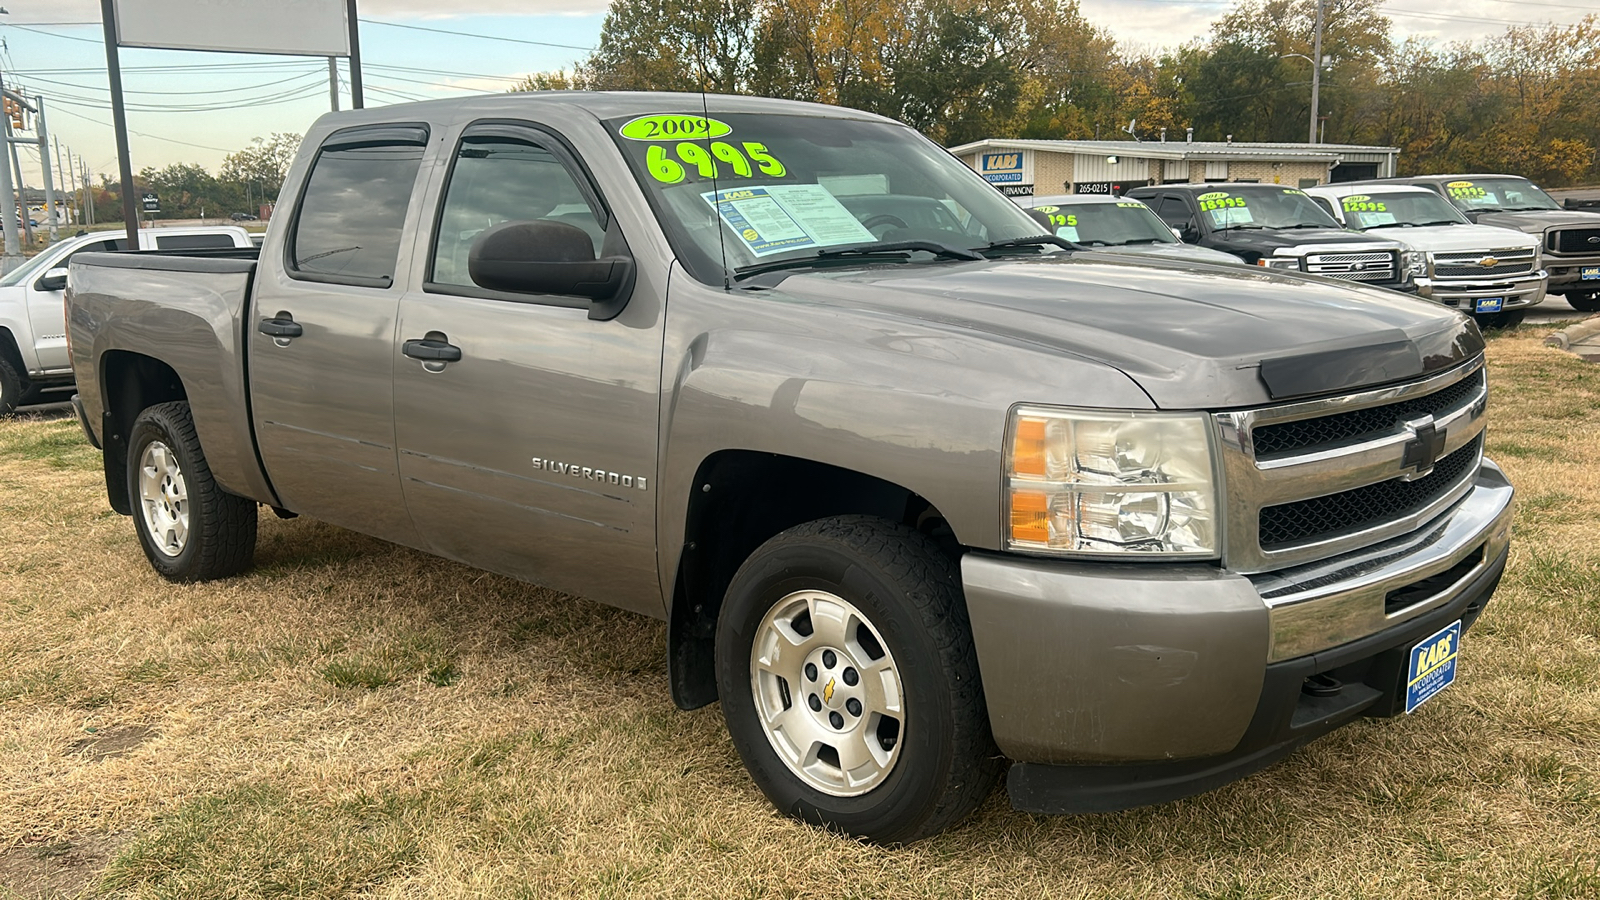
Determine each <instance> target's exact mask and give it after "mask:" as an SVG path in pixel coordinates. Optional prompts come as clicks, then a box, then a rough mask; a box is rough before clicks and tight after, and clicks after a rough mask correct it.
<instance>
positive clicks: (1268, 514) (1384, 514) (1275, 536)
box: [1258, 437, 1483, 550]
mask: <svg viewBox="0 0 1600 900" xmlns="http://www.w3.org/2000/svg"><path fill="white" fill-rule="evenodd" d="M1482 440H1483V439H1482V438H1481V437H1480V438H1478V439H1477V440H1474V441H1473V442H1472V443H1470V444H1468V445H1466V446H1465V447H1462V448H1461V449H1459V450H1457V451H1456V452H1454V453H1452V454H1450V455H1449V456H1446V457H1444V458H1443V459H1441V460H1439V461H1438V462H1437V463H1434V466H1433V471H1432V472H1430V473H1428V474H1427V475H1425V476H1423V477H1422V478H1418V479H1417V480H1415V481H1406V480H1405V479H1404V478H1403V477H1401V478H1391V479H1389V480H1388V481H1382V482H1379V483H1377V484H1369V485H1367V486H1366V487H1359V488H1353V489H1351V490H1348V491H1340V492H1339V493H1337V494H1328V495H1326V496H1322V497H1312V498H1311V499H1309V500H1299V501H1296V502H1294V503H1284V504H1281V505H1278V506H1268V507H1266V508H1264V509H1262V510H1261V522H1260V529H1259V532H1258V533H1259V534H1260V536H1261V549H1263V550H1276V549H1278V548H1280V547H1286V546H1293V545H1296V544H1305V543H1310V542H1313V541H1317V540H1321V539H1323V538H1326V537H1328V536H1329V535H1339V534H1348V533H1350V532H1352V531H1360V530H1362V529H1366V528H1371V527H1372V526H1374V525H1381V524H1383V523H1384V522H1388V521H1391V520H1393V519H1396V518H1399V517H1402V516H1406V515H1410V514H1412V513H1414V512H1416V511H1418V510H1420V509H1423V508H1425V507H1427V506H1428V505H1429V504H1430V503H1433V502H1434V501H1435V500H1438V499H1439V498H1440V497H1442V496H1444V495H1445V494H1447V493H1449V491H1450V489H1451V488H1453V487H1455V486H1456V485H1458V484H1460V482H1461V479H1462V477H1463V476H1464V475H1465V474H1466V472H1467V469H1468V468H1472V469H1476V468H1477V462H1478V455H1479V454H1480V453H1481V452H1482V450H1483V448H1482Z"/></svg>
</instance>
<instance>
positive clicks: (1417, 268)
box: [1400, 250, 1428, 278]
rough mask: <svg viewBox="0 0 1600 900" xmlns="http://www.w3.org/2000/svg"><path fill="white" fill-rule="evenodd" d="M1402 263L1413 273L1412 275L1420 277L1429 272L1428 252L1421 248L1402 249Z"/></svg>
mask: <svg viewBox="0 0 1600 900" xmlns="http://www.w3.org/2000/svg"><path fill="white" fill-rule="evenodd" d="M1400 265H1401V266H1403V267H1404V268H1405V270H1406V271H1407V272H1409V273H1411V277H1413V278H1419V277H1421V276H1423V275H1426V274H1428V254H1426V253H1423V252H1422V251H1421V250H1401V251H1400Z"/></svg>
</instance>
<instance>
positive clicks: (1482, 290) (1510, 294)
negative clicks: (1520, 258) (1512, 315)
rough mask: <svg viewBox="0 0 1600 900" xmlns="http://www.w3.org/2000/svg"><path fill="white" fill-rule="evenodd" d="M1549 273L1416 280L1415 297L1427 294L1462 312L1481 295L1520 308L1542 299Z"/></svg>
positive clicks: (1471, 305) (1506, 307) (1475, 303)
mask: <svg viewBox="0 0 1600 900" xmlns="http://www.w3.org/2000/svg"><path fill="white" fill-rule="evenodd" d="M1549 281H1550V276H1549V274H1548V273H1546V272H1536V273H1534V274H1532V275H1524V276H1522V277H1519V278H1495V279H1485V280H1483V281H1466V280H1462V279H1454V278H1452V279H1448V280H1442V279H1434V278H1418V279H1417V296H1419V297H1429V298H1432V299H1434V300H1437V301H1439V302H1440V303H1443V304H1444V305H1445V306H1449V307H1452V308H1455V309H1460V310H1462V311H1463V312H1469V313H1470V312H1472V311H1473V309H1474V308H1475V307H1476V305H1477V301H1478V300H1480V299H1482V298H1485V297H1501V298H1504V300H1505V303H1504V304H1503V305H1502V306H1501V309H1521V308H1524V307H1529V306H1533V305H1535V304H1538V303H1540V302H1542V301H1543V300H1544V297H1545V292H1546V289H1547V288H1546V286H1547V285H1548V284H1549Z"/></svg>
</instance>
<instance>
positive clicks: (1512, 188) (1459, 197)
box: [1444, 178, 1561, 212]
mask: <svg viewBox="0 0 1600 900" xmlns="http://www.w3.org/2000/svg"><path fill="white" fill-rule="evenodd" d="M1444 193H1445V196H1447V197H1449V198H1450V202H1451V203H1454V204H1455V205H1456V207H1457V208H1459V209H1462V210H1465V211H1466V212H1515V211H1517V210H1525V209H1560V208H1561V204H1559V203H1557V202H1556V201H1555V200H1554V198H1552V197H1551V196H1550V195H1549V194H1546V193H1545V192H1544V191H1541V190H1539V189H1538V188H1537V187H1534V185H1533V182H1531V181H1529V180H1528V179H1526V178H1472V179H1464V180H1461V181H1451V182H1448V183H1446V184H1445V186H1444Z"/></svg>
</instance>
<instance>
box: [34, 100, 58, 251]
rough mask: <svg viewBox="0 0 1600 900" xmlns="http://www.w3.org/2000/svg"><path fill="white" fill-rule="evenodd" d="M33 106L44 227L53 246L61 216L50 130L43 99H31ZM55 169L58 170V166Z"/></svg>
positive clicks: (56, 238) (56, 239)
mask: <svg viewBox="0 0 1600 900" xmlns="http://www.w3.org/2000/svg"><path fill="white" fill-rule="evenodd" d="M33 105H34V106H37V107H38V108H39V109H38V111H37V112H36V113H34V115H35V116H37V117H38V124H37V125H36V127H35V128H34V133H35V135H36V136H37V137H38V138H39V174H40V176H41V177H43V178H44V208H45V218H46V219H48V220H49V221H47V222H46V223H45V227H46V228H47V229H48V230H49V232H50V243H52V244H54V243H55V242H56V241H58V240H60V239H61V234H60V232H59V231H57V227H56V220H57V219H59V218H60V217H61V215H60V210H59V209H57V208H56V185H55V179H54V178H52V177H51V172H50V130H49V128H48V127H47V126H46V125H45V122H44V98H43V97H35V98H33ZM56 168H60V166H59V165H58V166H57V167H56Z"/></svg>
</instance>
